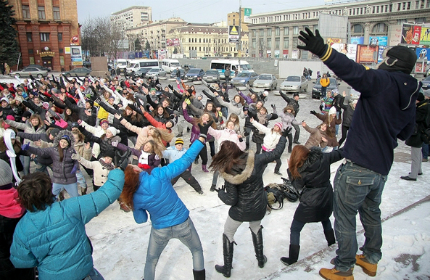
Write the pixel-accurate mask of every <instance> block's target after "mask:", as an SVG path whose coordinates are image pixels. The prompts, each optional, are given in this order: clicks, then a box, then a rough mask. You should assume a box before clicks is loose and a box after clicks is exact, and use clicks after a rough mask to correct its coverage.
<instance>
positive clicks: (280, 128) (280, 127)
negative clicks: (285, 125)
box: [275, 122, 282, 130]
mask: <svg viewBox="0 0 430 280" xmlns="http://www.w3.org/2000/svg"><path fill="white" fill-rule="evenodd" d="M275 126H277V127H279V130H282V123H281V122H277V123H275Z"/></svg>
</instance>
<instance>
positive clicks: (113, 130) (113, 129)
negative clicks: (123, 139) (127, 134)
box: [107, 126, 117, 136]
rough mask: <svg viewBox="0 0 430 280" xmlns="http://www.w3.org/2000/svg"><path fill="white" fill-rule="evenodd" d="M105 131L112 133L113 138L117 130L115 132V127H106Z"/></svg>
mask: <svg viewBox="0 0 430 280" xmlns="http://www.w3.org/2000/svg"><path fill="white" fill-rule="evenodd" d="M107 130H109V131H110V132H111V133H112V135H113V136H116V133H117V130H116V128H115V127H113V126H110V127H108V129H107Z"/></svg>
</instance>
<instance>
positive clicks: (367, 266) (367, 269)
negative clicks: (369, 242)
mask: <svg viewBox="0 0 430 280" xmlns="http://www.w3.org/2000/svg"><path fill="white" fill-rule="evenodd" d="M355 264H356V265H358V266H360V267H361V268H362V269H363V272H364V273H366V274H367V275H369V276H372V277H373V276H376V270H377V269H378V264H373V263H370V262H369V261H368V260H367V259H366V257H365V256H364V255H355Z"/></svg>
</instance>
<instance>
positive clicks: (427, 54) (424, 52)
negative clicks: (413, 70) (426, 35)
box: [416, 48, 430, 61]
mask: <svg viewBox="0 0 430 280" xmlns="http://www.w3.org/2000/svg"><path fill="white" fill-rule="evenodd" d="M416 53H417V57H418V59H425V58H427V61H430V49H424V48H416Z"/></svg>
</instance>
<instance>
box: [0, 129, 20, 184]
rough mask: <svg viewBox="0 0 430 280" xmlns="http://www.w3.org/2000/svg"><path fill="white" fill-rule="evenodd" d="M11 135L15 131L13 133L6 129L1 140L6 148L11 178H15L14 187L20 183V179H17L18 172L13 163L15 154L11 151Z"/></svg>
mask: <svg viewBox="0 0 430 280" xmlns="http://www.w3.org/2000/svg"><path fill="white" fill-rule="evenodd" d="M12 133H13V134H15V131H13V130H12V129H6V131H5V132H4V136H3V139H4V142H5V144H6V147H7V151H6V154H7V156H8V157H9V161H10V167H11V168H12V173H13V177H15V181H16V185H19V183H21V178H19V175H18V171H17V169H16V163H15V158H16V154H15V150H14V149H13V144H12V139H11V134H12Z"/></svg>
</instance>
